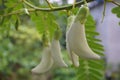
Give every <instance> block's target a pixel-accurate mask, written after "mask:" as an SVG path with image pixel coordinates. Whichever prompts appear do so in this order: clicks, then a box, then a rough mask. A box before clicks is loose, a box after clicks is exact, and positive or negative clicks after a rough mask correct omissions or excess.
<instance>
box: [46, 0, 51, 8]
mask: <svg viewBox="0 0 120 80" xmlns="http://www.w3.org/2000/svg"><path fill="white" fill-rule="evenodd" d="M45 1H46V2H47V4H48V5H49V7H50V8H51V9H53V7H52V5H51V4H50V2H49V1H48V0H45Z"/></svg>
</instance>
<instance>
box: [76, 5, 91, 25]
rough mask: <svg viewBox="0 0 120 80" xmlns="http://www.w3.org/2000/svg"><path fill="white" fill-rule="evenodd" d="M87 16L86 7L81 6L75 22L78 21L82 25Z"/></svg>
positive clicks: (87, 10) (87, 9)
mask: <svg viewBox="0 0 120 80" xmlns="http://www.w3.org/2000/svg"><path fill="white" fill-rule="evenodd" d="M88 15H89V8H88V7H87V5H82V6H81V7H80V8H79V11H78V13H77V15H76V20H79V21H80V23H81V24H84V23H85V22H86V19H87V16H88Z"/></svg>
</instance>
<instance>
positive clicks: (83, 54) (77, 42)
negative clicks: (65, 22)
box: [66, 6, 100, 59]
mask: <svg viewBox="0 0 120 80" xmlns="http://www.w3.org/2000/svg"><path fill="white" fill-rule="evenodd" d="M88 12H89V11H88V7H87V6H81V7H80V9H79V11H78V13H77V15H76V18H75V20H74V22H73V23H72V25H71V26H70V28H69V29H68V31H67V33H66V43H67V46H68V47H67V48H69V49H68V50H69V51H68V52H69V54H70V53H74V54H76V55H78V56H79V57H80V58H84V59H100V56H99V55H97V54H95V53H94V52H93V51H92V50H91V49H90V47H89V45H88V43H87V39H86V34H85V25H84V24H85V21H86V18H87V16H88Z"/></svg>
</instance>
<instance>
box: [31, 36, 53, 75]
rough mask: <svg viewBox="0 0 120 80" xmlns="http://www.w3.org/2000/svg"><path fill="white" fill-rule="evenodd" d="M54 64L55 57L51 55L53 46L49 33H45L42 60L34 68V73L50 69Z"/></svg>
mask: <svg viewBox="0 0 120 80" xmlns="http://www.w3.org/2000/svg"><path fill="white" fill-rule="evenodd" d="M52 65H53V59H52V56H51V48H50V43H49V40H48V35H46V34H43V52H42V58H41V62H40V63H39V64H38V65H37V66H36V67H35V68H33V69H32V72H33V73H36V74H41V73H45V72H47V71H49V70H50V69H51V67H52Z"/></svg>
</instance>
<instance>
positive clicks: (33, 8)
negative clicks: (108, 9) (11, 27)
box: [0, 0, 93, 16]
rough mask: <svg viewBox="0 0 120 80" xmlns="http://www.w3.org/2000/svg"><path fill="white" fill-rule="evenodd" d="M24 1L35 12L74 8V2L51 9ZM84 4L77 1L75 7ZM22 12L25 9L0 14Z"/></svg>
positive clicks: (88, 0)
mask: <svg viewBox="0 0 120 80" xmlns="http://www.w3.org/2000/svg"><path fill="white" fill-rule="evenodd" d="M91 1H93V0H87V2H91ZM23 2H24V3H25V4H26V5H28V6H29V7H31V9H28V12H34V11H44V12H51V11H60V10H70V9H72V8H73V4H71V5H66V6H61V7H54V8H53V9H51V8H39V7H36V6H34V5H32V4H30V3H29V2H27V1H26V0H23ZM82 4H84V1H80V2H77V3H75V7H77V6H80V5H82ZM20 13H24V9H20V10H17V11H14V12H11V13H7V14H4V15H0V16H10V15H14V14H20Z"/></svg>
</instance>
